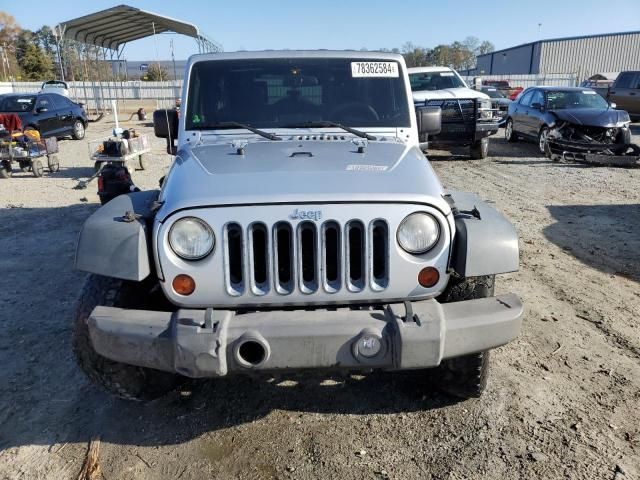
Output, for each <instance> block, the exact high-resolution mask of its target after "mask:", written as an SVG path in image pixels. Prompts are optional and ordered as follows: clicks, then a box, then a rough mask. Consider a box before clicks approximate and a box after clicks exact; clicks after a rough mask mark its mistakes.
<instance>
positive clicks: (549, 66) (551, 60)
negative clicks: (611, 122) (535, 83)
mask: <svg viewBox="0 0 640 480" xmlns="http://www.w3.org/2000/svg"><path fill="white" fill-rule="evenodd" d="M639 69H640V31H635V32H620V33H607V34H602V35H586V36H583V37H567V38H554V39H549V40H539V41H537V42H532V43H526V44H524V45H518V46H516V47H511V48H506V49H504V50H498V51H496V52H491V53H487V54H485V55H480V56H479V57H478V59H477V63H476V68H475V69H471V70H469V72H468V75H514V74H547V73H572V74H576V75H577V76H578V78H579V79H584V78H587V77H589V76H591V75H594V74H596V73H601V72H619V71H622V70H639ZM465 73H466V72H465Z"/></svg>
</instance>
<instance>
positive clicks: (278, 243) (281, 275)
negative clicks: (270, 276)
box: [273, 222, 295, 295]
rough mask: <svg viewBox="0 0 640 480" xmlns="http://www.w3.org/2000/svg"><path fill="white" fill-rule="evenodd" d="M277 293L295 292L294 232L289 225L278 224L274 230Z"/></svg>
mask: <svg viewBox="0 0 640 480" xmlns="http://www.w3.org/2000/svg"><path fill="white" fill-rule="evenodd" d="M273 240H274V247H273V251H274V255H275V261H274V265H275V268H276V272H275V275H276V291H277V292H278V293H281V294H283V295H286V294H289V293H291V292H293V285H294V281H295V279H294V275H293V265H294V263H293V252H294V250H293V232H292V230H291V225H289V224H288V223H284V222H282V223H278V224H276V226H275V227H274V229H273Z"/></svg>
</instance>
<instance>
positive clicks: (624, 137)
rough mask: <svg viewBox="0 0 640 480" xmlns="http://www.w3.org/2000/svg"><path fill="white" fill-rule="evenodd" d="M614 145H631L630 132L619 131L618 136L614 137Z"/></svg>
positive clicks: (627, 129)
mask: <svg viewBox="0 0 640 480" xmlns="http://www.w3.org/2000/svg"><path fill="white" fill-rule="evenodd" d="M616 143H617V144H624V145H628V144H630V143H631V130H629V128H625V129H623V130H620V133H618V136H617V137H616Z"/></svg>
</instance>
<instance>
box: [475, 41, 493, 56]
mask: <svg viewBox="0 0 640 480" xmlns="http://www.w3.org/2000/svg"><path fill="white" fill-rule="evenodd" d="M495 49H496V47H495V45H494V44H493V43H491V42H490V41H489V40H485V41H484V42H482V43H481V44H480V46H479V47H478V50H477V55H484V54H485V53H491V52H493V51H494V50H495Z"/></svg>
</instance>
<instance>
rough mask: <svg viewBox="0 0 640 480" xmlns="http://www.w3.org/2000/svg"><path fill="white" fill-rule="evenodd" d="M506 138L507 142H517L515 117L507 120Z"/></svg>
mask: <svg viewBox="0 0 640 480" xmlns="http://www.w3.org/2000/svg"><path fill="white" fill-rule="evenodd" d="M504 138H505V140H506V141H507V142H517V141H518V137H517V135H516V131H515V130H514V129H513V119H511V118H510V119H509V120H507V124H506V125H505V127H504Z"/></svg>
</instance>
